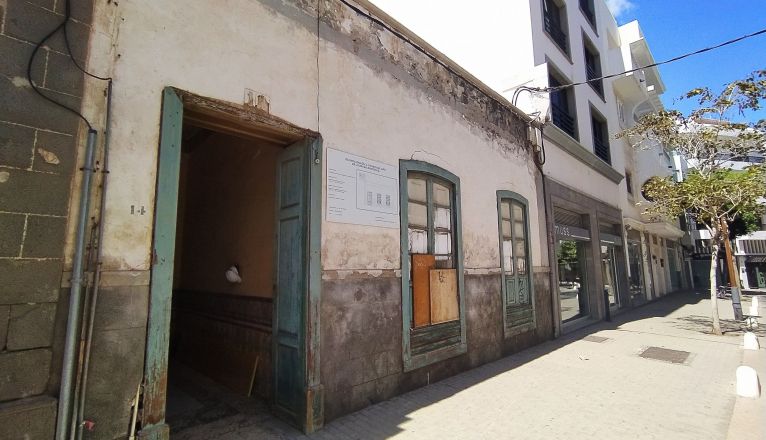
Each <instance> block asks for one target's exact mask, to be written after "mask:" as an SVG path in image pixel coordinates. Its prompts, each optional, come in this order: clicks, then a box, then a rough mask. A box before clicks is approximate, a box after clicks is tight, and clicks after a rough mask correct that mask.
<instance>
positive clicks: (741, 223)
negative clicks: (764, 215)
mask: <svg viewBox="0 0 766 440" xmlns="http://www.w3.org/2000/svg"><path fill="white" fill-rule="evenodd" d="M760 229H761V215H760V214H759V213H758V212H738V213H737V215H736V217H734V220H733V221H732V222H731V224H730V225H729V240H734V239H735V238H737V237H741V236H743V235H747V234H749V233H751V232H755V231H758V230H760Z"/></svg>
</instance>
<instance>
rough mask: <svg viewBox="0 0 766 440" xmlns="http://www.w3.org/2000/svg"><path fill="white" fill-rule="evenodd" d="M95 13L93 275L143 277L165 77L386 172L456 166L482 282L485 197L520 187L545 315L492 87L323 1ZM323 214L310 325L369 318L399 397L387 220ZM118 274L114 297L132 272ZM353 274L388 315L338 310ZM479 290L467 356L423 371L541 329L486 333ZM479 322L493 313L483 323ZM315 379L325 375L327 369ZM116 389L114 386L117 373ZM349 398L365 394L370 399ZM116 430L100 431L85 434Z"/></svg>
mask: <svg viewBox="0 0 766 440" xmlns="http://www.w3.org/2000/svg"><path fill="white" fill-rule="evenodd" d="M317 10H319V16H320V19H319V20H317ZM97 11H99V12H98V14H97V17H96V18H95V19H94V23H95V28H96V29H95V32H94V34H93V36H92V43H91V44H92V48H99V49H103V50H102V51H101V52H97V53H96V54H92V55H91V60H90V64H92V65H96V66H102V67H104V69H105V71H111V72H112V75H113V77H114V96H113V99H114V101H113V107H112V110H113V124H112V126H111V127H110V129H111V140H112V141H111V148H112V156H111V163H112V165H111V167H110V168H111V172H110V175H109V178H110V183H109V185H110V188H109V193H108V195H107V201H106V213H105V224H106V236H105V237H104V241H103V243H104V254H105V261H104V268H105V269H106V270H107V271H108V272H107V273H110V274H120V273H123V274H140V275H141V276H137V277H136V278H135V280H136V281H135V283H144V286H145V283H146V281H147V280H148V273H149V270H150V255H151V240H152V228H153V221H154V220H153V215H152V214H153V212H154V201H155V185H156V170H157V153H158V144H159V136H160V126H159V121H160V111H161V99H162V90H163V88H164V87H166V86H173V87H176V88H177V89H179V90H184V91H187V92H190V93H193V94H196V95H199V96H204V97H207V98H212V99H217V100H221V101H226V102H230V103H234V104H241V103H243V102H246V101H247V100H248V97H247V92H246V89H247V90H252V91H253V92H254V93H256V94H258V95H264V96H266V97H268V101H269V108H270V113H271V114H272V115H274V116H276V117H279V118H281V119H283V120H285V121H288V122H290V123H291V124H294V125H295V126H298V127H302V128H305V129H310V130H314V131H316V132H318V133H320V134H321V135H322V138H323V145H324V147H325V148H334V149H338V150H342V151H346V152H349V153H352V154H355V155H359V156H363V157H365V158H369V159H372V160H377V161H381V162H385V163H388V164H392V165H395V166H397V167H398V161H399V160H400V159H418V160H422V161H426V162H430V163H433V164H435V165H438V166H440V167H442V168H445V169H447V170H448V171H450V172H452V173H454V174H456V175H457V176H458V177H459V178H460V179H461V202H462V212H461V217H462V224H463V240H464V254H465V268H466V272H467V273H469V274H470V276H472V277H477V279H478V278H481V280H483V281H482V282H481V283H478V282H477V283H473V284H476V285H480V284H481V285H482V286H484V285H485V284H493V283H494V284H497V286H495V287H496V288H497V289H499V282H497V283H496V282H495V281H497V280H496V278H497V276H498V271H499V266H500V262H499V260H500V258H499V255H498V245H499V243H498V232H497V200H496V191H497V190H511V191H515V192H517V193H519V194H521V195H523V196H524V197H526V198H527V199H528V200H529V217H530V218H529V220H530V231H529V232H530V237H534V238H538V239H533V240H532V241H531V243H530V244H531V254H532V263H533V266H534V267H535V269H536V271H535V272H536V273H535V284H536V285H537V284H540V285H541V286H545V287H544V288H541V289H540V291H539V292H538V293H537V301H538V302H539V308H538V314H539V316H540V322H541V325H542V326H544V325H546V324H545V322H547V321H546V320H545V317H546V316H549V310H550V306H549V304H550V299H549V298H548V295H549V286H548V284H547V282H546V281H545V280H546V279H547V276H548V275H547V268H546V267H545V266H547V256H545V250H544V247H545V232H544V231H545V224H544V222H545V219H544V214H543V205H542V200H541V197H542V196H541V192H540V188H539V184H538V182H539V174H538V172H537V170H536V168H535V166H534V164H533V162H532V157H531V155H530V152H529V149H528V146H527V144H526V130H527V126H526V121H525V119H524V118H523V117H522V116H519V115H518V114H516V113H514V111H512V110H511V109H509V108H508V107H506V106H504V105H502V104H500V103H499V102H498V101H497V96H498V95H496V94H494V92H490V91H489V90H488V89H485V88H483V86H481V87H478V86H476V85H474V84H472V83H470V82H468V81H466V80H465V79H462V78H460V77H459V76H457V75H455V73H454V72H450V71H448V70H447V69H446V68H445V67H444V66H441V65H439V64H437V63H435V62H434V61H433V60H432V59H430V58H429V57H427V56H426V55H424V54H422V53H421V52H418V51H417V50H415V49H414V48H413V47H412V46H410V45H409V44H406V43H404V42H402V41H401V40H399V39H398V38H395V37H394V36H393V35H392V34H391V33H390V32H389V31H386V30H385V29H383V28H382V27H381V26H379V25H377V24H374V23H372V22H371V21H370V20H368V19H366V18H363V17H360V16H359V15H357V14H356V13H355V12H354V11H352V10H351V9H349V8H348V7H346V6H344V5H342V4H341V3H339V2H337V1H335V0H321V1H320V2H319V3H316V2H290V1H280V0H260V1H252V0H225V1H221V2H218V3H216V4H215V6H212V5H211V4H210V2H206V1H203V0H192V1H187V2H183V3H178V2H170V1H160V2H157V1H150V0H134V1H131V2H120V3H119V4H118V5H115V4H109V5H108V6H107V5H99V6H97ZM201 29H210V30H216V31H210V32H200V30H201ZM109 48H111V50H109ZM92 87H96V86H95V85H93V86H92ZM94 90H95V89H90V93H91V95H90V96H91V99H89V100H88V101H87V104H86V107H87V109H88V111H89V112H94V113H96V114H98V113H99V112H102V111H103V100H99V99H97V93H96V92H95V91H94ZM99 90H100V89H99ZM324 172H325V173H326V171H324ZM325 178H326V176H325ZM325 185H326V183H325ZM325 193H326V189H325ZM322 203H323V206H324V205H325V201H324V200H323V201H322ZM322 217H323V221H322V254H321V256H322V269H323V277H322V278H323V286H326V287H328V286H332V288H331V289H330V288H329V287H328V289H327V290H325V291H324V292H323V293H322V295H323V298H327V296H332V295H335V294H336V293H337V294H338V295H340V296H338V297H337V298H334V299H333V302H330V303H327V304H325V303H324V302H323V303H322V307H321V309H322V312H321V313H322V322H332V321H333V319H334V316H335V315H334V314H336V313H340V314H342V315H343V316H341V317H338V319H343V320H346V319H348V320H354V322H370V321H369V320H370V319H373V318H374V319H378V320H380V321H381V322H386V323H387V324H391V325H387V326H386V328H387V329H390V331H391V333H390V334H386V335H385V337H386V338H389V339H390V340H391V341H394V342H396V341H399V342H398V344H399V345H398V346H397V348H395V350H399V356H400V357H399V358H396V356H395V355H392V356H394V357H393V358H390V359H394V361H395V362H394V363H392V364H391V365H388V366H382V367H381V368H383V370H381V371H382V373H381V374H380V375H378V376H376V380H378V379H380V380H385V381H389V382H390V381H393V380H395V381H398V382H397V385H396V386H395V387H394V388H392V389H396V390H400V391H401V390H404V389H409V388H412V387H414V386H420V385H421V384H422V383H423V380H422V379H423V378H424V377H425V376H424V374H425V373H423V372H422V371H420V372H416V373H413V374H412V375H409V376H402V375H401V374H399V373H396V374H394V373H392V371H393V370H396V369H398V370H401V369H402V365H401V287H400V284H399V283H400V277H401V272H400V267H401V262H400V237H399V230H398V229H382V228H374V227H366V226H358V225H348V224H340V223H331V222H327V221H325V220H324V213H323V215H322ZM121 279H122V280H123V282H124V283H125V284H124V285H122V289H123V291H127V290H128V287H127V286H128V285H130V284H132V283H133V281H130V280H133V278H130V277H124V278H121ZM373 280H374V281H373ZM359 283H361V284H362V285H364V286H366V287H364V288H363V289H362V290H361V291H360V292H359V295H361V296H360V298H361V297H362V296H367V295H372V294H374V293H375V291H376V290H375V289H378V287H376V286H379V288H380V292H379V295H378V297H377V300H376V302H377V303H380V302H381V301H382V302H386V303H387V307H388V309H386V308H381V307H378V306H369V307H364V306H356V307H353V303H354V301H356V302H359V301H360V299H359V298H356V296H355V294H354V292H351V293H350V296H349V289H351V288H353V286H355V285H357V284H359ZM482 283H484V284H482ZM494 284H493V285H494ZM485 287H486V286H485ZM485 287H477V288H473V287H472V288H470V289H469V290H467V295H469V296H470V299H469V301H468V303H469V310H467V312H466V313H467V314H468V315H467V317H468V325H469V328H470V329H471V330H469V333H468V338H469V345H471V347H473V348H472V349H471V350H472V351H471V352H470V353H469V354H467V355H464V356H461V357H459V358H458V359H454V360H451V361H448V362H445V363H444V364H439V365H436V366H434V371H436V372H437V373H436V376H440V375H441V376H442V377H444V376H445V375H447V374H452V373H454V372H456V371H459V370H461V369H465V368H470V367H472V366H475V365H478V364H480V363H482V362H486V361H487V360H489V359H493V358H496V357H498V356H500V355H502V354H503V353H508V352H511V351H515V350H518V349H520V348H522V347H525V346H528V345H529V344H533V343H536V342H539V341H540V340H544V339H546V338H548V337H550V328H548V327H550V326H548V327H545V328H543V327H541V329H542V330H541V331H540V332H538V333H534V334H530V335H528V336H526V338H527V339H524V338H523V337H522V338H520V339H519V338H517V339H513V340H505V341H498V339H497V338H498V335H500V334H502V330H501V328H502V315H501V312H500V310H499V306H500V305H499V297H500V296H499V295H500V294H499V290H492V289H488V288H485ZM336 289H337V290H336ZM139 290H140V293H136V294H137V295H140V300H141V304H146V294H147V293H146V291H147V290H148V289H146V288H145V287H142V289H139ZM341 293H342V295H341ZM490 297H494V299H492V298H490ZM346 300H348V301H347V302H346V303H343V304H341V303H339V301H340V302H343V301H346ZM136 301H137V300H136ZM323 301H324V299H323ZM471 304H479V305H476V306H474V305H471ZM481 304H483V305H481ZM336 306H337V308H336ZM389 309H390V310H389ZM397 310H398V311H397ZM485 316H490V317H492V318H491V319H492V321H486V322H485V321H482V318H481V317H485ZM479 321H482V322H479ZM495 321H496V322H495ZM376 322H377V321H376ZM487 322H489V323H488V324H487ZM481 324H487V325H484V326H482V325H481ZM495 324H496V325H495ZM471 326H473V327H471ZM328 332H329V333H328ZM339 336H341V330H340V329H339V328H338V327H332V328H331V329H329V330H327V329H326V328H324V327H323V329H322V342H321V344H322V345H321V353H322V362H325V360H326V359H333V357H334V351H333V350H335V349H336V348H338V347H334V346H333V340H338V339H337V338H338V337H339ZM397 338H398V339H397ZM471 341H475V342H471ZM394 345H395V344H394ZM134 348H135V349H136V350H139V351H140V350H141V348H140V347H134ZM357 348H360V347H359V346H351V345H350V346H348V347H347V348H346V349H345V350H346V351H347V353H352V352H354V350H356V349H357ZM339 349H340V350H343V348H339ZM362 349H366V348H363V347H362ZM99 356H101V357H102V358H103V359H111V360H110V361H108V362H107V361H105V362H103V364H104V365H109V364H110V363H114V362H117V361H119V360H120V359H121V358H120V356H121V355H120V354H119V353H109V352H108V351H104V352H100V353H99ZM357 357H359V356H357ZM336 358H337V357H336ZM338 359H340V358H338ZM390 359H389V360H390ZM397 359H398V360H397ZM323 365H325V366H326V364H323ZM328 365H329V364H328ZM323 368H324V367H323ZM384 370H385V371H384ZM323 371H324V370H323ZM389 373H390V374H389ZM322 374H323V375H324V374H325V373H324V372H323V373H322ZM392 375H393V376H392ZM412 378H415V379H412ZM432 378H433V377H432ZM325 379H326V380H328V381H330V382H331V381H334V380H336V379H337V376H333V377H330V376H327V377H325V376H323V379H322V380H325ZM352 385H354V386H356V385H357V384H352ZM123 388H124V389H125V390H127V389H128V388H129V387H128V384H127V382H126V384H125V386H124V387H123ZM339 390H340V391H342V390H341V388H337V389H336V390H335V391H339ZM118 394H119V396H117V397H116V400H117V401H119V400H120V399H123V401H127V399H129V398H130V396H129V393H128V392H127V391H124V390H123V389H120V390H119V392H118ZM362 394H363V395H364V396H366V397H365V399H368V398H369V397H370V396H371V394H369V393H367V394H364V393H362ZM333 396H334V397H333V398H336V397H338V396H339V394H334V395H333ZM111 411H114V412H115V413H116V414H117V415H118V416H119V417H117V420H118V421H120V420H122V419H123V418H124V416H125V411H124V410H123V409H115V408H112V409H111ZM333 411H339V412H342V411H343V408H340V407H336V408H335V409H333ZM98 416H99V417H106V414H100V415H98ZM126 426H127V425H126ZM120 434H123V432H122V431H119V430H115V431H109V432H106V433H104V432H99V433H98V434H97V435H94V438H95V437H98V438H107V437H108V435H112V436H115V435H120Z"/></svg>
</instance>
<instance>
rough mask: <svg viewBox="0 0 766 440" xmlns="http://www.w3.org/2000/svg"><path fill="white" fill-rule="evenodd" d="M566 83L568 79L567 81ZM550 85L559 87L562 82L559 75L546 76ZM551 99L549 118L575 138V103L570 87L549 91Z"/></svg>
mask: <svg viewBox="0 0 766 440" xmlns="http://www.w3.org/2000/svg"><path fill="white" fill-rule="evenodd" d="M567 83H568V81H567ZM548 84H549V85H550V87H560V86H561V85H563V84H564V81H561V80H560V79H559V77H558V76H557V75H555V74H553V73H550V74H549V76H548ZM550 99H551V119H552V120H553V125H555V126H556V127H558V128H560V129H561V130H562V131H564V133H566V134H568V135H569V136H572V137H573V138H574V139H577V130H576V128H577V118H576V117H575V115H576V113H575V103H574V99H573V97H572V88H571V87H567V88H565V89H561V90H556V91H553V92H551V93H550Z"/></svg>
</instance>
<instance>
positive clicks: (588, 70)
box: [585, 64, 604, 97]
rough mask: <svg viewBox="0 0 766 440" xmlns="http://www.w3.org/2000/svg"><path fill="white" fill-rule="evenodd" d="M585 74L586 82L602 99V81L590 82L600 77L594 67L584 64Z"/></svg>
mask: <svg viewBox="0 0 766 440" xmlns="http://www.w3.org/2000/svg"><path fill="white" fill-rule="evenodd" d="M585 74H586V75H588V81H589V84H590V85H591V87H593V88H594V89H595V90H596V92H598V94H599V95H601V96H602V97H603V96H604V81H603V80H601V79H599V80H598V81H591V80H592V79H595V78H599V77H600V76H601V75H599V74H598V72H597V71H596V68H595V67H594V66H591V65H590V64H586V65H585Z"/></svg>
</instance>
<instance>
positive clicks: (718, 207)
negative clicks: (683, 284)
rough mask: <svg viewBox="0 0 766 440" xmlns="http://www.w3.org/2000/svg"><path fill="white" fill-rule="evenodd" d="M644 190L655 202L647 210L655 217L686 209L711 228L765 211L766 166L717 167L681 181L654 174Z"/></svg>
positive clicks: (671, 214) (677, 212)
mask: <svg viewBox="0 0 766 440" xmlns="http://www.w3.org/2000/svg"><path fill="white" fill-rule="evenodd" d="M642 190H643V191H644V193H645V194H646V195H647V196H648V198H650V199H652V200H653V201H652V202H651V203H650V204H648V205H647V207H646V211H645V212H646V213H647V214H649V215H650V216H652V217H655V218H672V217H677V216H678V215H680V214H683V213H684V212H689V213H691V214H693V215H694V216H695V218H696V219H697V221H698V222H700V223H703V224H704V225H706V226H707V227H708V228H711V229H712V228H717V227H718V225H719V224H720V221H721V220H726V221H727V222H732V221H733V220H734V219H735V218H736V217H737V216H739V217H742V218H745V219H746V218H757V217H758V216H759V215H762V213H763V212H764V206H763V205H762V204H760V203H759V198H761V197H764V195H766V168H764V167H763V166H752V167H749V168H747V169H745V170H744V171H732V170H729V169H725V168H724V169H718V170H714V171H712V172H709V173H706V174H705V173H701V172H699V171H698V170H692V171H691V172H690V173H689V175H688V176H687V177H686V179H684V180H683V181H681V182H676V181H674V180H673V179H671V178H659V177H655V178H652V179H650V180H649V181H647V182H646V184H644V186H643V188H642Z"/></svg>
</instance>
